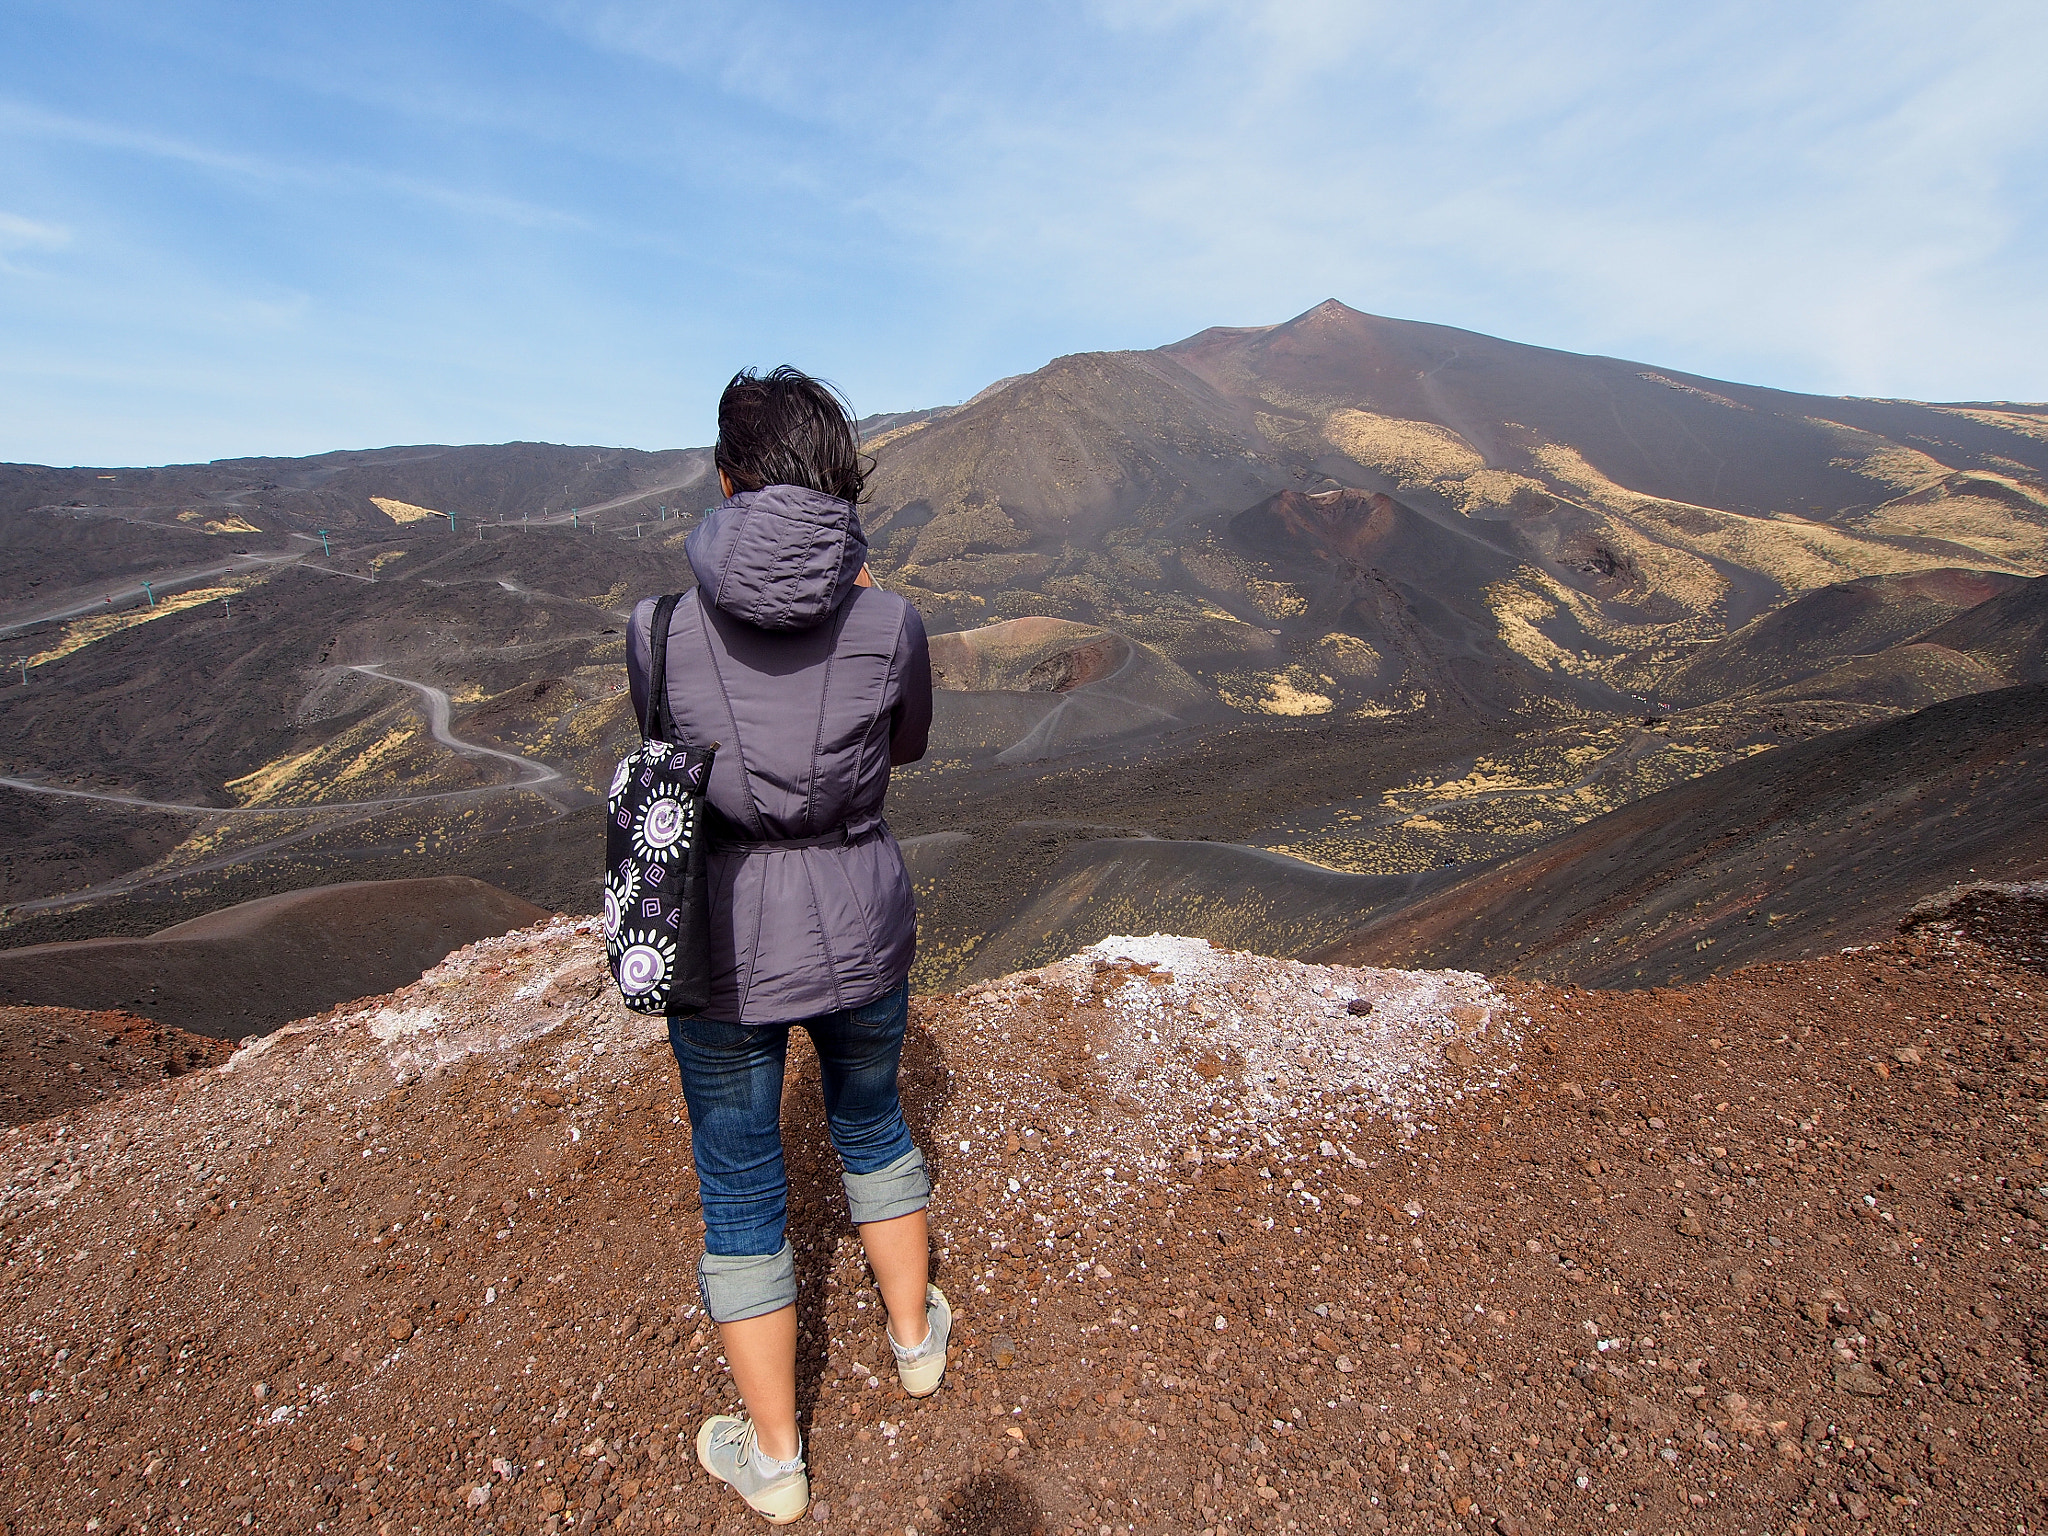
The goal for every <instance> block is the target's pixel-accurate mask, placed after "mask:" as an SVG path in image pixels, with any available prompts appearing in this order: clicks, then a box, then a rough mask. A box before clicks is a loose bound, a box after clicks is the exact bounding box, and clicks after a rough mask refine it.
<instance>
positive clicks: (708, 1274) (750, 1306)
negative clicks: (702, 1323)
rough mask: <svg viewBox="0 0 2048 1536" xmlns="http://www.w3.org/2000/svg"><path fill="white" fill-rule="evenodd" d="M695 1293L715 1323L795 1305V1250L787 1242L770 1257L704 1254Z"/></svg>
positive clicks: (738, 1321)
mask: <svg viewBox="0 0 2048 1536" xmlns="http://www.w3.org/2000/svg"><path fill="white" fill-rule="evenodd" d="M697 1289H698V1290H700V1291H701V1292H703V1294H704V1310H705V1311H706V1312H709V1313H710V1314H711V1320H712V1321H713V1322H714V1323H740V1322H745V1321H746V1320H747V1319H748V1318H750V1317H761V1316H764V1315H765V1314H767V1313H769V1312H779V1311H781V1310H782V1309H783V1308H784V1307H787V1306H792V1305H794V1304H795V1302H796V1250H795V1249H793V1248H791V1247H790V1246H789V1239H788V1238H784V1239H783V1240H782V1246H781V1247H780V1248H778V1249H777V1250H776V1251H775V1252H773V1253H707V1254H705V1255H704V1257H703V1258H701V1259H699V1260H698V1261H697Z"/></svg>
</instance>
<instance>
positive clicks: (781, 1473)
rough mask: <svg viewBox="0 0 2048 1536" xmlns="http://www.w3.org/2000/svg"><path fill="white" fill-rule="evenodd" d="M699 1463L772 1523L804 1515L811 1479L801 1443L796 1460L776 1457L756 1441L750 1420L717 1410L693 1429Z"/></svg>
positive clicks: (809, 1501) (809, 1503)
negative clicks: (713, 1415)
mask: <svg viewBox="0 0 2048 1536" xmlns="http://www.w3.org/2000/svg"><path fill="white" fill-rule="evenodd" d="M697 1463H698V1465H700V1466H701V1467H703V1469H704V1470H705V1471H706V1472H709V1473H710V1474H711V1475H712V1476H713V1477H715V1478H717V1479H718V1480H719V1481H720V1482H721V1483H726V1484H728V1485H730V1486H731V1488H732V1490H733V1491H734V1492H735V1493H737V1494H738V1495H739V1496H740V1497H741V1498H743V1499H745V1500H746V1501H747V1507H748V1508H750V1509H752V1510H753V1511H754V1512H755V1513H756V1514H762V1515H766V1516H767V1517H768V1519H769V1521H770V1522H771V1523H773V1524H775V1525H787V1524H789V1522H790V1521H792V1520H800V1519H802V1518H803V1513H804V1511H805V1510H807V1509H809V1508H810V1507H811V1479H810V1475H809V1474H808V1473H807V1472H806V1471H805V1469H804V1450H803V1446H802V1444H801V1443H799V1444H798V1446H797V1450H796V1461H795V1462H794V1463H784V1462H779V1461H777V1460H775V1458H774V1457H772V1456H770V1455H769V1454H768V1453H767V1452H766V1451H764V1450H762V1449H761V1447H760V1445H759V1444H757V1443H756V1441H755V1439H754V1421H753V1420H752V1419H739V1418H734V1417H733V1416H732V1415H731V1414H729V1413H721V1414H719V1415H717V1416H716V1417H715V1418H709V1419H706V1420H705V1421H704V1426H703V1428H701V1429H699V1430H698V1431H697Z"/></svg>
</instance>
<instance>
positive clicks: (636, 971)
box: [618, 943, 668, 997]
mask: <svg viewBox="0 0 2048 1536" xmlns="http://www.w3.org/2000/svg"><path fill="white" fill-rule="evenodd" d="M618 975H619V990H620V991H621V992H623V993H625V994H626V996H628V997H641V996H644V995H645V994H647V993H649V992H652V991H653V990H654V989H655V988H656V987H658V986H660V985H661V983H662V981H663V980H664V979H665V978H666V977H667V976H668V956H666V955H665V954H663V953H662V952H661V951H660V950H659V949H657V948H656V947H655V946H654V945H652V944H645V943H642V944H631V945H628V946H627V947H626V949H625V951H624V953H622V954H621V955H620V956H619V967H618Z"/></svg>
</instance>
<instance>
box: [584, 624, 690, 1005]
mask: <svg viewBox="0 0 2048 1536" xmlns="http://www.w3.org/2000/svg"><path fill="white" fill-rule="evenodd" d="M680 596H681V594H679V593H673V592H672V593H670V594H669V595H668V596H666V597H664V598H662V599H661V600H660V601H659V602H657V603H656V604H655V606H654V625H653V633H652V635H651V636H650V638H651V639H652V641H653V645H654V654H653V663H654V664H653V666H652V667H651V668H650V669H649V674H648V679H647V716H646V718H645V719H644V720H642V721H641V722H640V737H641V739H640V745H639V747H638V748H637V749H636V750H634V751H633V752H631V753H628V754H627V755H626V756H625V757H624V758H622V759H621V760H620V762H619V766H618V769H617V771H616V772H614V773H613V774H612V788H611V795H610V797H609V809H610V812H611V815H610V818H609V819H608V820H607V821H606V823H605V839H604V841H605V859H604V864H605V874H604V941H605V951H606V953H607V955H608V956H609V957H610V959H611V967H612V979H613V980H614V981H616V982H617V983H618V986H619V995H620V996H621V997H623V998H624V999H625V1002H626V1006H627V1007H628V1008H631V1009H633V1010H635V1011H636V1012H639V1013H661V1014H693V1013H701V1012H703V1011H704V1009H705V1008H706V1007H708V1006H709V1004H710V1001H711V898H710V887H709V883H708V876H707V872H706V869H705V864H706V859H705V850H706V846H707V845H708V843H709V842H710V830H709V827H708V826H707V824H706V818H705V808H704V792H705V790H706V789H708V788H709V787H710V784H711V760H712V758H713V757H714V756H715V755H716V754H717V752H718V744H717V743H716V742H714V743H712V744H711V745H710V746H708V747H684V746H677V745H675V744H674V743H672V742H670V741H669V740H668V739H667V738H668V737H669V736H671V735H672V734H673V733H674V727H675V722H674V721H673V720H672V719H671V718H670V716H669V712H668V631H669V624H670V621H671V620H672V619H673V618H674V616H675V610H676V603H677V602H678V600H679V599H680Z"/></svg>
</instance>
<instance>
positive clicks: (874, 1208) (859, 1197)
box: [840, 1147, 932, 1227]
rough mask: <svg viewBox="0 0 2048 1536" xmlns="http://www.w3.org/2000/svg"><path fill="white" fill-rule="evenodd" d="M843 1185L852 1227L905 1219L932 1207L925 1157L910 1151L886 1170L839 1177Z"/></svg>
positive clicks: (878, 1169) (844, 1174)
mask: <svg viewBox="0 0 2048 1536" xmlns="http://www.w3.org/2000/svg"><path fill="white" fill-rule="evenodd" d="M840 1177H841V1178H842V1179H843V1180H844V1181H845V1183H846V1214H847V1215H848V1216H850V1217H852V1218H853V1224H854V1225H855V1226H857V1227H858V1226H863V1225H865V1224H866V1223H868V1222H871V1221H889V1220H892V1219H893V1218H895V1217H897V1216H908V1215H909V1214H910V1213H911V1212H912V1211H921V1210H923V1209H924V1208H925V1207H926V1206H928V1205H930V1204H931V1203H932V1180H931V1175H930V1174H928V1173H927V1172H925V1166H924V1154H923V1153H922V1152H920V1151H918V1150H917V1148H915V1147H912V1148H911V1149H910V1150H909V1151H908V1152H906V1153H904V1154H903V1155H902V1156H901V1157H899V1158H897V1159H896V1161H895V1162H893V1163H891V1164H889V1165H888V1167H886V1168H877V1169H876V1170H875V1171H874V1172H873V1173H842V1174H841V1175H840Z"/></svg>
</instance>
